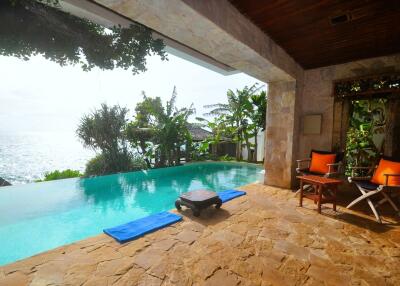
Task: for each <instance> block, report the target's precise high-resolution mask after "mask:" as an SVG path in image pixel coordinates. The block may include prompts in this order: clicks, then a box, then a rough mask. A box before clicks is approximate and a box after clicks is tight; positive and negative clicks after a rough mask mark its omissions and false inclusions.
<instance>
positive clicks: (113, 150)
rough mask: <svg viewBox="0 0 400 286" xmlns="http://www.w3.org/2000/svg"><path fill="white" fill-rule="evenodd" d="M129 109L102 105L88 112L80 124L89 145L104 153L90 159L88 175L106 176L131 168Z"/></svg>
mask: <svg viewBox="0 0 400 286" xmlns="http://www.w3.org/2000/svg"><path fill="white" fill-rule="evenodd" d="M127 113H128V109H126V108H121V107H120V106H118V105H115V106H112V107H109V106H108V105H106V104H102V105H101V108H100V109H97V110H94V111H93V112H92V113H90V114H87V115H84V116H83V117H82V119H81V121H80V123H79V126H78V129H77V131H76V132H77V135H78V137H79V138H80V139H81V140H82V142H83V144H84V146H85V147H87V148H91V149H93V150H95V151H100V152H101V153H100V154H99V155H98V156H96V157H95V158H94V159H92V160H91V161H89V163H88V165H87V166H86V172H85V173H86V175H102V174H109V173H116V172H126V171H131V170H134V169H137V168H136V165H133V157H132V155H131V154H130V152H129V151H128V148H127V144H126V136H125V132H124V130H125V125H126V122H127V119H126V115H127Z"/></svg>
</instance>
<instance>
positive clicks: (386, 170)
mask: <svg viewBox="0 0 400 286" xmlns="http://www.w3.org/2000/svg"><path fill="white" fill-rule="evenodd" d="M385 174H400V162H393V161H389V160H385V159H381V160H380V161H379V165H378V168H377V169H376V170H375V173H374V175H373V177H372V180H371V182H372V183H375V184H378V185H385V184H386V176H385ZM388 186H400V177H391V176H389V180H388Z"/></svg>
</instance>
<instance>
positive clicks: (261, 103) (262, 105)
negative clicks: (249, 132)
mask: <svg viewBox="0 0 400 286" xmlns="http://www.w3.org/2000/svg"><path fill="white" fill-rule="evenodd" d="M251 102H252V104H253V106H254V112H250V113H249V117H250V119H251V120H252V122H254V132H253V136H254V158H253V161H257V150H258V142H257V137H258V132H259V130H260V129H261V130H262V131H264V130H265V124H266V119H267V118H266V117H267V93H266V92H265V90H263V91H261V92H260V93H259V94H253V95H252V96H251Z"/></svg>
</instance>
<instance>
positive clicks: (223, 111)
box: [200, 84, 266, 161]
mask: <svg viewBox="0 0 400 286" xmlns="http://www.w3.org/2000/svg"><path fill="white" fill-rule="evenodd" d="M261 88H262V86H258V84H254V85H252V86H250V87H248V86H245V87H244V88H243V89H242V90H238V89H237V90H236V91H235V92H234V91H232V90H228V92H227V99H228V103H227V104H224V103H217V104H211V105H206V106H205V107H206V108H211V110H210V111H209V112H208V113H206V114H205V116H216V118H218V119H217V120H218V126H224V127H225V129H227V130H229V133H231V137H230V138H231V139H232V141H233V142H235V143H236V160H241V159H242V146H243V143H244V145H245V146H246V148H247V151H248V160H249V161H251V160H252V159H253V158H252V156H251V149H252V147H254V146H255V145H254V144H252V143H251V142H250V138H252V137H254V136H255V135H256V134H257V133H258V130H259V128H262V127H261V125H262V126H265V120H264V121H263V119H262V117H263V116H265V110H266V109H265V108H266V94H265V92H261V93H260V94H257V93H258V92H259V91H260V89H261ZM262 104H264V106H265V107H262V106H261V105H262ZM200 120H201V121H204V119H203V120H202V119H200ZM211 129H212V128H211Z"/></svg>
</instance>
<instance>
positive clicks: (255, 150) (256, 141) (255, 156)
mask: <svg viewBox="0 0 400 286" xmlns="http://www.w3.org/2000/svg"><path fill="white" fill-rule="evenodd" d="M256 128H257V127H256ZM257 136H258V132H257V129H256V131H255V132H254V158H253V161H254V162H257V155H258V154H257V153H258V152H257V150H258V140H257Z"/></svg>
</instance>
